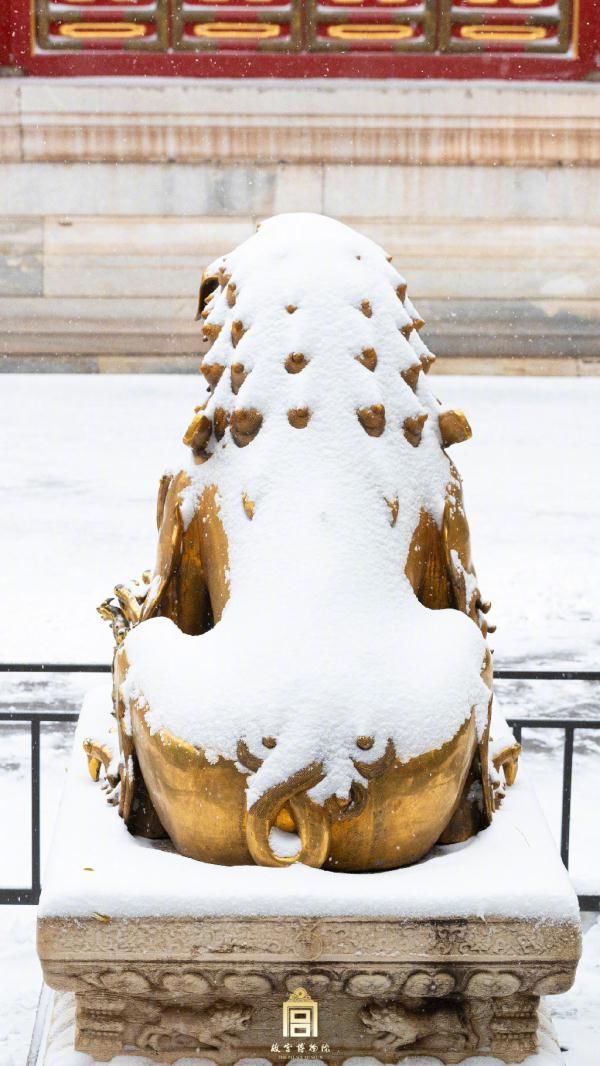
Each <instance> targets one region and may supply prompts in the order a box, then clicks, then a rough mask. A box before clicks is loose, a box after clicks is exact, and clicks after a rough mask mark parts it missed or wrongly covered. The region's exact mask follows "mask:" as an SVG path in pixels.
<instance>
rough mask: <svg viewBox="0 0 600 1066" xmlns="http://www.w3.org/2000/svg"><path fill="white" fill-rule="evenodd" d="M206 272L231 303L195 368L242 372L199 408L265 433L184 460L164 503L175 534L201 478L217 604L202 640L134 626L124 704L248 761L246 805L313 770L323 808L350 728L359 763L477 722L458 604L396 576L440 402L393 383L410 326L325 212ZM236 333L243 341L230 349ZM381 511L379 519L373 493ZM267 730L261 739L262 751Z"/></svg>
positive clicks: (439, 480)
mask: <svg viewBox="0 0 600 1066" xmlns="http://www.w3.org/2000/svg"><path fill="white" fill-rule="evenodd" d="M219 267H220V268H222V269H223V270H224V271H225V272H226V274H227V275H228V276H230V277H231V280H232V283H234V284H235V286H236V302H235V306H233V307H231V306H229V303H228V301H227V298H226V292H225V290H224V289H223V290H217V291H216V292H215V295H214V296H213V298H212V301H211V304H210V307H211V311H210V315H209V317H208V319H207V322H208V324H209V325H219V326H221V327H222V328H221V332H220V333H219V336H218V337H217V339H216V341H215V343H214V345H213V347H212V349H211V351H210V353H209V355H208V356H207V357H206V358H205V364H206V363H208V364H211V363H216V364H219V365H221V366H225V367H230V366H231V365H232V364H234V363H238V362H241V363H243V365H244V367H245V368H246V370H250V371H251V372H250V373H249V375H248V377H247V378H246V380H245V381H244V383H243V385H242V386H241V388H240V390H239V393H238V394H237V395H234V394H233V392H232V389H231V381H230V374H229V373H228V372H226V373H223V374H222V376H221V379H220V381H219V383H218V385H217V386H216V389H215V392H214V394H213V395H212V396H211V397H210V400H209V402H208V404H207V406H206V409H205V414H206V415H207V416H208V417H212V415H213V412H214V410H215V408H216V407H220V408H224V409H225V410H226V411H233V410H235V409H247V408H256V409H257V410H258V411H259V412H260V413H261V414H262V417H263V422H262V427H261V429H260V431H259V432H258V435H257V436H256V438H255V439H254V440H253V441H252V442H251V443H250V444H249V445H247V446H246V447H243V448H240V447H237V446H236V445H235V443H234V442H233V441H232V439H231V436H230V432H229V430H227V431H226V433H225V435H224V437H223V439H222V440H221V441H220V442H217V441H216V440H215V439H214V438H213V440H212V441H211V443H210V445H209V450H210V451H211V452H212V456H211V458H210V459H209V460H208V462H206V463H204V464H203V465H201V466H195V465H194V464H193V461H192V460H190V467H189V473H190V476H191V477H192V479H193V480H192V486H191V489H190V490H189V492H188V493H187V496H186V498H185V499H184V500H183V501H182V506H181V510H182V515H183V517H184V522H186V523H187V524H189V521H191V519H192V516H193V514H194V512H195V509H196V507H197V505H198V503H199V501H200V500H201V497H202V493H203V492H204V490H205V489H206V488H207V487H209V486H213V485H215V486H217V488H218V503H219V509H220V516H221V520H222V522H223V525H224V528H225V530H226V533H227V537H228V543H229V582H230V590H231V595H230V600H229V602H228V604H227V606H226V608H225V611H224V613H223V617H222V619H221V621H220V622H219V623H218V624H217V625H216V626H215V628H214V629H213V630H211V631H210V632H208V633H206V634H203V635H202V636H194V637H192V636H186V635H184V634H182V633H181V632H180V631H179V629H178V628H177V627H176V626H175V625H174V623H172V622H171V621H170V620H168V619H165V618H156V619H152V620H149V621H146V622H143V623H142V624H141V625H140V626H138V627H137V628H136V629H134V630H133V632H132V633H131V634H130V635H129V637H128V638H127V641H126V645H125V646H126V650H127V655H128V658H129V662H130V673H129V677H128V685H127V689H126V692H127V693H128V694H129V697H130V698H131V696H137V697H138V698H140V701H141V703H142V705H143V703H144V701H145V702H146V703H147V704H148V707H149V709H148V710H147V712H146V720H147V722H148V724H149V726H150V728H151V731H152V732H156V731H159V730H161V729H166V730H168V731H170V732H171V733H173V734H175V735H176V736H178V737H181V738H183V739H184V740H186V741H188V742H190V743H192V744H195V745H196V746H198V747H200V748H203V749H204V750H205V751H206V752H207V755H208V756H209V758H213V759H216V758H217V757H218V756H222V757H224V758H227V759H233V760H235V759H236V758H237V755H236V750H237V744H238V741H239V740H240V739H243V740H244V741H245V742H246V744H247V745H248V747H249V748H250V750H251V752H252V753H253V754H255V755H257V756H258V757H260V758H262V759H263V760H264V761H263V765H262V766H261V767H260V769H259V770H258V771H257V772H256V774H255V775H251V776H250V778H249V783H248V804H249V806H250V805H251V804H252V803H253V802H255V801H256V800H257V799H258V798H259V796H260V795H262V794H263V793H264V792H265V791H266V790H267V789H269V788H270V787H272V786H274V785H277V784H279V783H280V782H281V781H284V780H286V779H287V778H289V777H290V776H291V775H292V774H294V773H295V772H297V771H299V770H301V769H302V768H303V767H305V766H307V765H309V764H311V763H313V762H319V763H322V765H323V769H324V777H323V780H322V781H321V782H320V784H318V785H317V786H316V787H315V788H314V789H313V790H312V792H311V793H310V795H311V796H312V798H313V799H315V800H316V801H317V802H324V800H325V799H326V798H327V797H328V796H330V795H332V794H337V795H338V796H340V797H341V796H346V795H347V794H348V791H349V789H350V786H351V784H352V781H353V780H358V781H360V780H362V778H361V776H360V774H359V773H358V771H357V770H356V768H355V766H354V763H353V757H354V758H356V757H357V756H358V755H359V751H358V749H357V746H356V739H357V737H358V736H365V735H367V736H373V737H374V738H375V744H374V746H373V748H372V750H371V751H370V753H369V756H368V760H372V761H375V760H377V759H378V758H380V757H381V755H382V754H383V752H384V750H385V746H386V744H387V742H388V739H389V738H391V739H392V740H393V742H394V745H395V748H396V753H397V755H398V757H399V758H400V759H401V760H402V761H406V760H408V759H410V758H413V757H415V756H417V755H421V754H423V753H425V752H427V751H431V750H433V749H435V748H439V747H440V746H441V745H442V744H443V743H445V742H446V741H449V740H450V739H451V738H452V737H453V736H454V735H455V734H456V733H457V732H458V730H459V729H460V727H461V725H462V724H463V722H464V721H465V719H466V718H468V717H469V716H470V714H471V712H472V711H473V710H475V712H476V718H477V723H478V727H479V731H480V733H481V731H482V729H483V726H484V725H485V722H486V721H487V710H488V701H489V691H488V689H487V688H486V686H485V685H484V683H483V682H482V680H481V678H480V672H481V668H482V664H483V659H484V654H485V642H484V640H483V637H482V636H481V633H480V631H479V629H478V628H477V627H476V626H475V625H474V624H473V623H472V621H470V620H469V619H468V618H467V617H465V616H464V615H462V614H461V613H459V612H458V611H454V610H446V611H431V610H428V609H427V608H425V607H423V606H422V605H421V604H420V603H419V602H418V600H417V598H416V596H415V595H414V592H413V590H412V588H411V586H410V583H409V581H408V579H407V577H406V576H405V574H404V567H405V563H406V558H407V554H408V549H409V545H410V542H411V539H412V535H413V532H414V530H415V528H416V526H417V525H418V522H419V518H420V514H421V510H422V509H425V510H426V511H427V512H428V513H429V514H430V515H431V516H432V517H433V518H434V519H435V520H436V521H438V522H440V521H441V517H442V513H443V508H444V503H445V498H446V486H447V484H448V482H449V480H450V479H451V472H450V464H449V461H448V458H447V456H446V455H445V453H444V452H443V450H442V448H441V446H440V433H439V428H438V423H437V413H438V412H439V411H440V410H441V408H440V406H439V403H438V401H437V400H436V398H435V396H434V395H433V393H432V391H431V388H430V386H429V384H428V383H427V379H426V377H425V375H424V374H420V377H419V385H418V388H417V392H416V393H415V392H413V390H412V389H411V388H410V387H409V386H408V385H407V384H406V382H405V381H404V380H403V378H402V377H401V371H403V370H406V369H407V368H409V367H410V366H414V365H415V364H418V356H417V352H416V348H415V347H413V346H412V345H411V344H410V343H409V341H408V340H406V339H405V337H404V336H403V335H402V333H401V332H400V330H401V329H402V328H403V327H406V326H407V325H410V323H411V321H412V318H411V316H410V315H409V314H408V312H407V310H406V308H405V306H404V305H403V303H402V301H401V300H400V299H399V297H398V295H397V293H396V289H397V288H398V286H401V285H403V284H404V282H403V278H402V277H401V276H400V275H399V274H398V273H397V271H396V270H395V268H394V267H393V266H391V265H390V263H388V261H387V259H386V256H385V254H384V252H383V251H382V250H381V249H380V248H379V247H378V246H377V245H375V244H374V243H373V242H372V241H370V240H369V239H367V238H365V237H362V236H360V235H359V234H357V233H355V232H354V231H353V230H351V229H349V228H348V227H346V226H344V225H342V224H341V223H338V222H335V221H333V220H332V219H327V218H324V217H322V216H318V215H303V214H298V215H284V216H279V217H277V218H274V219H271V220H269V221H268V222H266V223H263V225H262V226H261V228H260V230H259V231H258V233H257V234H255V235H254V236H253V237H251V238H250V239H249V240H247V241H246V242H245V243H244V244H242V245H241V246H240V247H239V248H237V249H236V250H235V251H234V252H232V253H231V254H230V255H228V256H226V257H224V258H223V259H221V260H219V261H218V262H217V263H215V264H213V266H212V267H210V268H209V273H212V272H214V273H216V271H217V269H218V268H219ZM364 301H368V307H369V309H370V314H369V315H368V316H367V315H366V314H365V313H364V311H363V310H361V304H364ZM407 306H408V307H409V309H410V310H411V312H412V311H413V310H414V309H412V307H411V305H410V304H408V305H407ZM290 308H292V309H294V310H293V313H290V310H289V309H290ZM234 321H241V322H242V323H243V325H244V327H245V329H246V332H245V333H244V335H243V336H242V338H241V340H240V341H239V343H238V344H237V346H235V347H234V345H233V342H232V336H231V326H232V323H233V322H234ZM413 338H414V343H415V345H417V344H418V345H419V351H421V350H424V351H427V350H426V349H425V348H424V345H423V344H422V342H419V341H418V335H417V333H416V331H414V330H413V332H412V334H411V339H413ZM365 348H369V349H374V350H375V352H376V354H377V366H376V371H375V372H372V371H371V370H369V369H367V368H366V367H365V366H363V365H362V364H361V363H360V362H359V361H358V360H357V356H360V354H361V352H362V351H363V350H364V349H365ZM292 352H301V353H302V354H303V355H304V357H305V358H306V360H307V361H308V365H307V366H306V367H305V369H304V370H303V371H302V372H301V373H296V374H289V373H287V371H286V369H285V366H284V363H285V359H286V357H287V355H288V354H290V353H292ZM373 404H383V405H384V407H385V419H386V427H385V431H384V432H383V434H382V435H381V436H379V437H372V436H369V435H368V434H367V433H366V432H365V430H364V429H363V427H362V425H361V424H360V422H359V420H358V417H357V410H358V409H360V408H365V407H370V406H371V405H373ZM293 408H308V410H309V411H310V421H309V423H308V426H307V427H306V428H305V429H301V430H299V429H295V428H293V427H292V426H291V425H290V424H289V422H288V417H287V412H288V410H289V409H293ZM419 415H426V416H427V421H426V422H425V425H424V429H423V435H422V440H421V443H420V444H419V446H418V447H413V446H412V445H411V444H410V443H409V442H408V440H407V439H406V438H405V436H404V433H403V430H402V426H403V422H404V419H405V418H407V417H415V416H419ZM244 495H245V496H247V497H249V498H250V499H251V500H252V501H253V502H254V505H255V513H254V518H253V520H252V521H249V520H248V517H247V515H246V513H245V511H244V508H243V504H242V499H243V496H244ZM395 500H397V501H398V502H399V513H398V518H397V521H396V522H395V523H394V524H393V525H392V523H391V521H390V506H389V503H388V502H386V501H389V502H391V501H395ZM264 736H273V737H275V738H276V739H277V746H276V748H275V749H273V750H272V751H270V752H268V753H267V752H266V751H265V748H264V746H263V745H262V738H263V737H264ZM360 755H361V758H362V759H363V761H368V760H366V759H365V758H364V754H363V753H360Z"/></svg>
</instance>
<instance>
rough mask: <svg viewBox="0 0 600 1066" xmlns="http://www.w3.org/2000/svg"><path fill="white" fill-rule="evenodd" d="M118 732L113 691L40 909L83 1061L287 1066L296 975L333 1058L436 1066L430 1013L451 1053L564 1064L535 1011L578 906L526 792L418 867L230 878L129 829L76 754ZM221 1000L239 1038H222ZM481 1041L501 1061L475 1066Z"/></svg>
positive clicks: (92, 717)
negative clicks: (73, 1002) (287, 1007)
mask: <svg viewBox="0 0 600 1066" xmlns="http://www.w3.org/2000/svg"><path fill="white" fill-rule="evenodd" d="M109 725H110V692H109V689H108V687H103V688H102V689H98V690H96V691H95V692H94V693H92V694H91V695H90V696H89V698H88V699H87V701H86V704H85V706H84V709H83V711H82V715H81V718H80V722H79V725H78V730H77V735H76V740H75V751H74V756H73V763H72V765H71V768H70V771H69V779H68V784H67V788H66V791H65V795H64V798H63V801H62V805H61V810H60V814H59V819H58V823H57V828H56V834H55V841H54V846H53V850H52V859H51V862H50V866H49V869H48V872H47V876H46V880H45V886H44V892H43V895H42V899H41V902H40V918H39V951H40V956H41V959H42V964H43V969H44V975H45V979H46V981H47V983H48V984H50V985H51V987H53V988H55V989H57V990H62V991H69V990H70V991H74V992H75V994H76V998H77V1047H78V1048H79V1050H80V1051H81V1052H84V1051H85V1052H87V1053H88V1054H89V1055H90V1056H92V1057H91V1058H86V1057H83V1056H82V1057H80V1058H77V1057H76V1056H75V1057H74V1058H73V1066H88V1063H91V1062H93V1061H94V1056H95V1057H96V1058H97V1059H99V1060H102V1061H106V1060H110V1059H111V1057H114V1055H116V1054H117V1053H118V1051H119V1050H120V1049H121V1047H122V1046H125V1047H127V1049H128V1051H129V1052H130V1053H131V1054H133V1053H134V1052H136V1051H137V1053H138V1055H142V1056H143V1055H144V1054H146V1059H144V1058H143V1057H142V1062H146V1061H147V1060H148V1054H149V1053H150V1054H151V1056H152V1061H154V1062H156V1061H159V1062H161V1061H163V1060H164V1061H165V1062H168V1063H171V1062H175V1061H177V1060H178V1059H182V1060H183V1061H184V1062H185V1061H187V1060H186V1054H187V1056H188V1058H189V1055H194V1056H196V1060H197V1057H198V1056H200V1057H201V1058H202V1057H203V1058H209V1059H215V1060H216V1061H217V1062H219V1063H233V1062H236V1061H237V1060H238V1059H240V1058H244V1057H253V1058H256V1057H259V1058H263V1059H264V1058H267V1057H270V1058H271V1060H272V1061H273V1062H276V1061H280V1060H279V1059H277V1056H270V1048H271V1046H272V1044H273V1043H274V1042H277V1041H279V1042H280V1043H281V1007H282V1003H283V1001H284V1000H285V999H286V998H287V996H288V995H289V993H290V991H292V990H293V989H294V988H296V987H298V986H300V985H301V986H302V987H304V986H306V987H307V988H308V989H309V990H310V991H311V993H312V994H313V995H314V996H315V998H317V999H318V1000H319V1003H320V1008H319V1010H320V1013H319V1018H320V1021H319V1025H320V1027H321V1029H320V1040H321V1039H325V1040H328V1041H329V1042H330V1044H331V1048H332V1052H336V1053H337V1055H336V1057H337V1058H339V1057H340V1056H341V1058H348V1057H351V1056H352V1055H355V1056H356V1055H359V1056H360V1055H362V1056H364V1055H367V1056H370V1057H371V1058H372V1057H373V1056H375V1057H376V1058H377V1059H379V1060H381V1061H384V1062H388V1063H390V1062H398V1061H402V1052H403V1049H404V1047H406V1048H407V1050H408V1049H409V1048H410V1050H411V1051H415V1050H416V1051H419V1052H420V1054H427V1055H429V1056H431V1058H430V1059H429V1060H426V1061H428V1062H431V1061H432V1060H433V1062H435V1060H436V1047H435V1032H434V1030H433V1029H432V1030H431V1031H429V1029H428V1028H427V1024H426V1023H423V1018H425V1019H428V1018H431V1019H434V1020H436V1025H437V1026H438V1027H439V1025H440V1024H442V1023H443V1024H444V1026H445V1027H446V1033H445V1038H446V1039H447V1037H448V1031H449V1032H450V1033H451V1036H452V1040H451V1041H450V1043H451V1046H452V1047H455V1050H454V1051H450V1052H448V1050H447V1048H446V1049H445V1050H444V1052H443V1053H442V1052H441V1051H440V1052H439V1054H438V1056H437V1057H440V1058H441V1061H443V1062H444V1063H452V1062H462V1061H464V1060H466V1061H472V1062H473V1064H475V1063H477V1066H483V1063H486V1062H489V1061H491V1060H493V1058H494V1056H495V1057H496V1058H498V1057H499V1058H501V1059H502V1060H503V1061H504V1062H512V1061H514V1062H522V1061H527V1062H528V1063H529V1062H530V1063H531V1066H534V1064H535V1066H550V1064H551V1063H552V1064H554V1063H555V1062H557V1061H560V1059H556V1056H555V1055H554V1052H552V1051H551V1049H550V1044H549V1043H548V1040H549V1038H548V1037H547V1036H544V1037H543V1038H541V1037H540V1036H539V1033H538V1032H537V1027H538V1016H537V1005H538V999H539V996H540V994H549V993H554V992H560V991H563V990H564V989H566V988H568V987H569V986H570V984H571V982H572V979H573V975H574V971H575V966H576V962H577V959H578V957H579V952H580V934H579V915H578V907H577V899H576V897H575V895H574V893H573V890H572V888H571V886H570V884H569V881H568V877H567V874H566V872H565V870H564V868H563V866H562V864H561V862H560V859H559V857H558V855H557V853H556V849H555V846H554V844H553V842H552V840H551V838H550V834H549V831H548V829H547V826H546V824H545V821H544V819H543V816H542V814H541V812H540V810H539V807H538V806H537V803H536V801H535V799H534V797H533V796H532V794H531V793H530V792H529V791H528V790H527V789H526V788H525V787H524V786H522V785H520V784H517V785H515V786H514V787H513V789H512V790H510V792H509V795H508V796H507V798H506V800H505V802H504V804H503V807H502V809H501V810H500V812H499V813H498V815H497V817H496V818H495V820H494V822H493V824H492V826H491V827H490V828H489V829H487V830H485V831H483V832H481V833H480V834H479V835H478V836H476V837H473V838H472V839H471V840H469V841H468V842H467V843H465V844H463V845H453V846H448V847H437V848H435V849H434V850H433V851H432V853H431V854H430V855H429V856H428V857H427V859H426V860H424V861H423V862H422V863H419V864H418V865H416V866H412V867H408V868H405V869H399V870H394V871H388V872H382V873H377V874H364V875H356V874H354V875H353V874H340V873H333V872H330V871H324V870H316V869H312V868H308V867H304V866H301V865H298V864H297V865H295V866H293V867H291V868H289V869H272V868H260V867H248V866H244V867H232V868H227V869H224V868H222V867H218V866H215V865H211V864H204V863H200V862H197V861H195V860H192V859H188V858H185V857H184V856H181V855H179V854H176V853H175V852H174V851H171V850H169V848H168V847H166V846H165V844H164V843H162V842H161V843H154V844H153V843H151V842H149V841H147V840H141V839H139V838H135V837H133V836H131V835H130V834H129V833H128V832H127V830H126V829H125V827H124V825H123V823H122V822H121V821H120V820H119V819H117V818H115V817H114V811H112V810H111V809H110V808H108V807H107V806H106V805H105V802H104V797H103V796H102V793H101V792H100V790H98V788H97V786H94V784H93V782H92V781H91V780H90V778H89V776H88V775H87V773H86V770H85V765H84V760H83V758H82V755H81V754H80V752H81V744H82V742H83V739H84V738H85V737H86V736H87V735H89V734H90V733H91V732H98V730H101V731H102V732H103V733H105V732H106V730H107V728H108V727H109ZM61 1002H63V1001H61ZM66 1002H67V1001H64V1003H66ZM64 1003H63V1006H64ZM224 1007H226V1008H227V1011H228V1013H227V1022H228V1023H230V1029H228V1030H227V1032H226V1033H225V1035H223V1034H222V1033H221V1032H220V1031H218V1032H216V1033H215V1031H214V1030H215V1026H216V1027H217V1029H218V1025H217V1022H218V1021H219V1019H221V1018H222V1013H221V1014H220V1013H219V1012H222V1011H223V1008H224ZM60 1009H61V1010H62V1009H63V1007H61V1008H60ZM65 1009H66V1007H65ZM68 1009H69V1010H71V1009H72V1008H68ZM186 1011H187V1012H189V1013H186ZM436 1012H437V1013H436ZM194 1019H195V1020H194ZM340 1019H343V1025H342V1027H341V1029H340ZM415 1026H417V1028H416V1029H415ZM211 1027H212V1028H211ZM378 1027H380V1028H378ZM419 1027H420V1028H419ZM434 1028H435V1027H434ZM340 1032H341V1033H343V1036H341V1037H340V1035H339V1034H340ZM69 1033H71V1030H69ZM407 1033H408V1034H409V1035H408V1036H407ZM415 1033H416V1036H415ZM403 1034H404V1035H403ZM334 1036H336V1038H337V1042H338V1045H340V1046H338V1047H334V1039H333V1038H334ZM56 1039H58V1037H57V1038H56ZM61 1039H62V1038H61ZM64 1039H65V1040H66V1041H67V1044H68V1046H70V1044H69V1041H70V1040H71V1039H72V1037H71V1035H69V1036H68V1037H64ZM406 1040H408V1043H406ZM540 1040H541V1043H540ZM186 1041H187V1043H186ZM319 1046H320V1044H319ZM486 1046H487V1048H488V1051H489V1054H490V1055H491V1060H490V1058H488V1059H487V1060H486V1058H485V1057H484V1058H483V1059H478V1058H477V1057H475V1058H473V1054H474V1052H475V1051H477V1050H478V1049H480V1050H481V1049H482V1048H485V1047H486ZM535 1051H538V1052H539V1054H538V1055H537V1057H533V1058H531V1056H533V1054H534V1052H535ZM53 1054H54V1052H53V1050H52V1042H51V1043H50V1044H49V1046H48V1053H47V1057H46V1059H45V1060H42V1061H43V1063H44V1066H55V1063H58V1062H60V1066H63V1063H64V1066H71V1064H70V1060H69V1058H68V1057H66V1053H63V1052H62V1051H61V1054H62V1055H63V1057H62V1058H60V1057H59V1058H58V1059H57V1058H54V1059H53V1058H52V1055H53ZM528 1056H529V1058H528ZM289 1057H290V1056H288V1058H289ZM291 1057H293V1056H291ZM324 1057H325V1059H326V1060H327V1061H329V1059H328V1056H327V1055H325V1056H324ZM117 1061H119V1064H120V1063H121V1062H122V1061H123V1060H121V1059H119V1060H117ZM124 1061H125V1062H127V1061H128V1060H127V1059H126V1058H125V1059H124ZM133 1061H135V1059H134V1060H133ZM408 1061H409V1062H410V1061H411V1060H410V1059H409V1060H408ZM416 1061H418V1060H416ZM421 1061H422V1060H421Z"/></svg>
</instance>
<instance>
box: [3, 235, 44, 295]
mask: <svg viewBox="0 0 600 1066" xmlns="http://www.w3.org/2000/svg"><path fill="white" fill-rule="evenodd" d="M42 287H43V281H42V221H41V219H39V218H24V219H19V218H2V219H0V293H1V294H2V295H3V296H41V294H42Z"/></svg>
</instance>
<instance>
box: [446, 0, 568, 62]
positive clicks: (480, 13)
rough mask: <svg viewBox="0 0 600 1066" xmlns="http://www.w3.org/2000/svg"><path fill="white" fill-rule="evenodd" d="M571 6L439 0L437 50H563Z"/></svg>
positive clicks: (561, 1) (556, 0)
mask: <svg viewBox="0 0 600 1066" xmlns="http://www.w3.org/2000/svg"><path fill="white" fill-rule="evenodd" d="M573 6H574V5H573V3H572V0H441V19H440V39H439V47H440V51H442V52H477V51H492V52H509V53H510V52H513V53H514V52H538V53H539V52H544V53H549V52H566V51H568V49H569V47H570V46H571V42H572V37H573V33H572V30H573V29H574V18H573V15H574V11H573ZM575 6H577V0H575Z"/></svg>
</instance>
